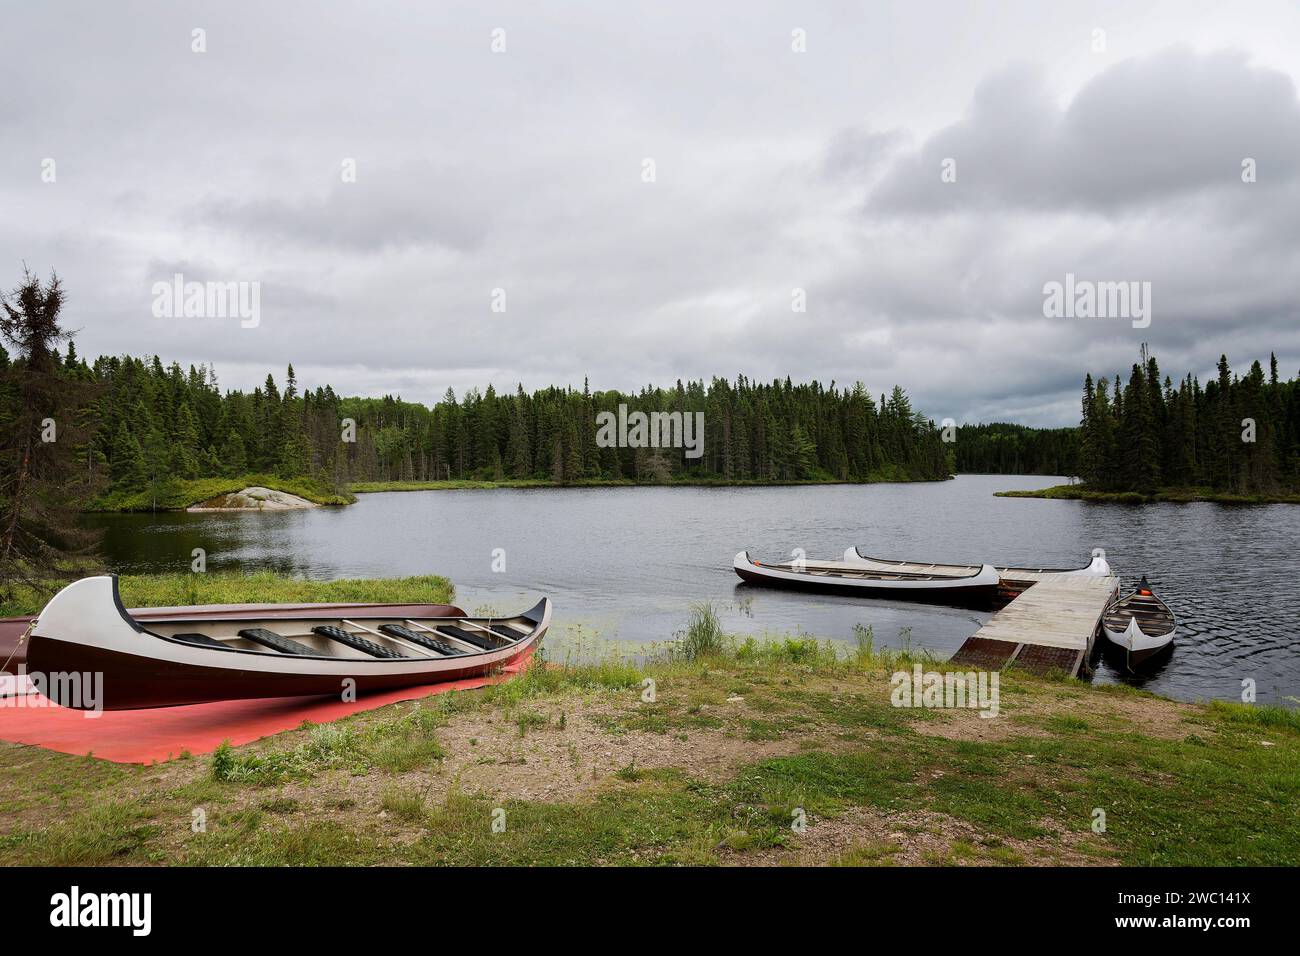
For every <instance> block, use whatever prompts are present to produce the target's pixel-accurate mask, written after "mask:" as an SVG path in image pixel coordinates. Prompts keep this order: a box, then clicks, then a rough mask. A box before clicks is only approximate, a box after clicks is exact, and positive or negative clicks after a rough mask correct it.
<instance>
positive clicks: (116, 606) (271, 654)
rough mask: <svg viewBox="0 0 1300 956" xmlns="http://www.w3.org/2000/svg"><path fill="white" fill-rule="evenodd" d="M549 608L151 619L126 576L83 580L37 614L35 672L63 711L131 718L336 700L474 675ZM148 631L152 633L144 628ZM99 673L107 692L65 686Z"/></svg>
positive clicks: (543, 620) (503, 656) (30, 665)
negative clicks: (125, 600)
mask: <svg viewBox="0 0 1300 956" xmlns="http://www.w3.org/2000/svg"><path fill="white" fill-rule="evenodd" d="M550 620H551V602H550V600H549V599H547V598H543V599H542V600H541V601H539V602H538V603H537V604H536V605H535V606H534V607H532V608H530V609H529V610H527V611H524V612H522V613H520V614H516V615H513V616H507V617H492V618H472V617H464V616H457V617H447V616H427V617H419V616H411V615H410V614H409V605H368V606H366V607H364V608H357V609H355V610H340V611H336V612H335V613H334V614H333V615H329V616H318V615H315V614H312V615H303V616H284V615H277V614H275V613H272V612H267V613H265V614H263V615H261V616H260V617H248V616H244V615H232V616H227V617H222V616H217V615H209V616H205V617H196V618H193V619H189V620H177V619H168V620H166V621H159V620H152V621H145V622H142V621H140V620H137V619H135V618H134V617H132V616H131V615H130V614H129V613H128V612H127V611H126V609H125V608H123V607H122V602H121V598H120V597H119V595H118V589H117V578H116V576H113V575H101V576H97V577H91V578H83V579H81V580H80V581H75V582H73V583H72V584H70V585H68V586H67V587H65V588H64V589H63V590H62V591H60V592H59V593H58V594H56V595H55V596H54V598H53V599H52V600H51V601H50V603H49V604H47V605H46V606H45V609H44V610H42V611H41V613H40V615H39V616H38V617H37V620H36V623H35V625H34V626H33V628H32V634H31V638H30V648H29V650H28V652H27V671H28V673H29V675H31V676H32V679H33V681H34V682H35V681H37V680H38V679H39V680H41V681H42V682H43V686H40V687H39V689H40V690H41V691H42V692H43V693H45V694H46V696H48V697H50V699H51V700H53V701H54V702H55V703H58V704H61V705H63V706H66V707H78V708H81V709H95V710H98V709H103V710H133V709H137V708H146V707H169V706H174V705H178V704H196V703H204V702H208V701H217V700H246V699H252V698H263V697H299V696H338V695H340V694H343V693H346V692H348V691H349V690H355V691H356V692H357V693H358V694H363V693H365V692H367V691H376V690H389V689H396V688H401V687H414V686H419V685H422V684H434V683H439V682H442V681H450V680H459V679H461V678H466V677H477V676H481V675H483V674H486V673H489V672H491V671H493V670H495V669H498V668H501V667H504V666H506V665H508V664H511V663H513V662H515V661H517V660H518V659H520V658H521V657H522V656H524V655H525V654H527V653H528V652H529V651H530V650H531V649H532V648H534V647H536V645H537V644H538V643H539V642H540V641H541V640H542V638H543V636H545V634H546V630H547V628H548V627H549V625H550ZM146 625H147V626H146ZM55 675H60V676H61V677H63V678H66V677H68V676H77V675H95V677H96V679H98V680H100V681H102V686H101V687H100V688H99V689H98V692H97V693H95V694H91V695H86V694H83V693H81V692H80V691H81V689H82V688H81V687H80V682H78V681H74V680H71V679H56V677H55Z"/></svg>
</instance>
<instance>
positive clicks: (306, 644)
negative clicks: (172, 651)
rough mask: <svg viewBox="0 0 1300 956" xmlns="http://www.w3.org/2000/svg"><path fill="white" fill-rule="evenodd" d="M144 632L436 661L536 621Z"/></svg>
mask: <svg viewBox="0 0 1300 956" xmlns="http://www.w3.org/2000/svg"><path fill="white" fill-rule="evenodd" d="M146 625H147V630H148V633H150V634H152V635H154V636H155V637H160V638H166V639H169V640H172V641H177V642H180V643H183V644H191V645H194V646H197V647H203V648H211V649H223V648H224V649H227V650H235V651H244V652H250V653H256V654H263V655H267V656H270V657H286V656H290V657H299V658H304V659H310V658H313V657H314V658H324V659H328V660H374V659H377V658H378V659H385V660H401V659H405V660H418V659H420V658H428V659H431V660H440V659H446V658H450V657H457V658H468V657H473V656H476V655H480V654H487V653H491V652H493V651H498V650H501V649H502V648H505V647H509V646H511V645H512V644H515V643H517V642H519V641H520V640H523V639H524V638H527V637H528V636H529V635H530V634H532V632H533V631H534V630H535V629H536V627H537V624H536V623H535V622H534V621H532V620H530V619H529V618H527V617H524V616H522V615H519V616H515V617H501V618H471V617H428V618H405V617H362V616H354V617H340V618H299V619H295V618H271V617H268V618H265V619H243V620H214V619H212V618H196V619H194V620H188V621H148V622H146Z"/></svg>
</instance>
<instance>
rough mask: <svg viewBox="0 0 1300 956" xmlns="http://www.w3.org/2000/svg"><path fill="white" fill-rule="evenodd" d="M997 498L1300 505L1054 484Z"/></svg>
mask: <svg viewBox="0 0 1300 956" xmlns="http://www.w3.org/2000/svg"><path fill="white" fill-rule="evenodd" d="M993 495H994V497H996V498H1043V499H1047V500H1051V501H1089V502H1093V503H1095V504H1122V505H1145V504H1158V503H1162V502H1166V503H1170V504H1194V503H1197V502H1205V503H1209V504H1222V505H1300V494H1296V495H1238V494H1233V493H1231V492H1216V491H1211V490H1210V489H1208V488H1164V489H1161V490H1159V491H1157V492H1156V493H1155V494H1151V495H1147V494H1143V493H1141V492H1139V491H1091V490H1089V489H1087V488H1085V487H1084V486H1082V485H1052V486H1051V487H1050V488H1038V489H1028V490H1020V491H995V492H994V493H993Z"/></svg>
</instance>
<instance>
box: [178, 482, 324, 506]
mask: <svg viewBox="0 0 1300 956" xmlns="http://www.w3.org/2000/svg"><path fill="white" fill-rule="evenodd" d="M319 507H320V505H318V504H316V503H315V502H314V501H308V500H307V499H306V498H300V497H298V496H297V495H291V494H289V493H288V492H287V491H276V490H274V489H273V488H261V487H253V488H245V489H244V490H243V491H232V492H230V493H229V494H224V495H217V496H216V497H215V498H209V499H208V500H207V501H201V502H199V503H198V504H196V505H190V507H188V508H186V509H185V510H186V511H249V510H252V511H292V510H294V509H297V508H319Z"/></svg>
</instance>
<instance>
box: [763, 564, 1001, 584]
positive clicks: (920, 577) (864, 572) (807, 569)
mask: <svg viewBox="0 0 1300 956" xmlns="http://www.w3.org/2000/svg"><path fill="white" fill-rule="evenodd" d="M754 565H755V566H756V567H760V568H775V569H776V570H778V571H787V572H789V573H791V574H807V575H809V576H810V577H820V578H844V579H847V580H854V581H960V580H961V579H962V578H973V577H975V576H976V575H977V574H979V573H980V567H979V566H978V565H976V566H974V567H972V568H969V569H967V568H962V569H960V570H961V572H962V573H960V574H946V573H922V572H918V571H877V570H873V569H871V568H858V567H853V566H852V565H840V564H837V563H832V562H822V561H805V562H804V563H803V566H802V567H800V566H799V565H797V564H795V563H794V562H793V561H785V562H782V563H781V564H764V563H763V562H761V561H755V562H754Z"/></svg>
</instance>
